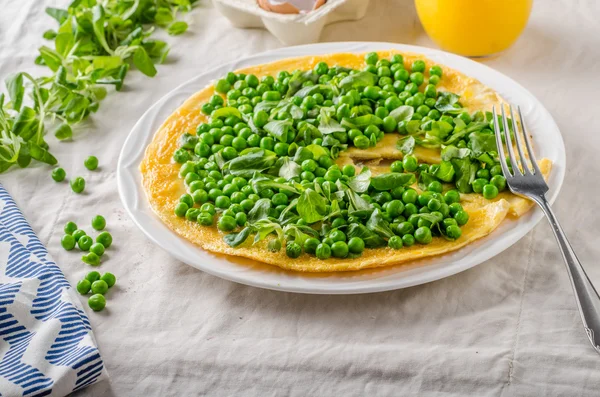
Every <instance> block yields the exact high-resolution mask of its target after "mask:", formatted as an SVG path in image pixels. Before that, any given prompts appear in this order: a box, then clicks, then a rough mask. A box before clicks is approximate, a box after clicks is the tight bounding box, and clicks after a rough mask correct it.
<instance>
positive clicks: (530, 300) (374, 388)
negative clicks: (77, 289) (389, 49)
mask: <svg viewBox="0 0 600 397" xmlns="http://www.w3.org/2000/svg"><path fill="white" fill-rule="evenodd" d="M43 3H52V4H61V3H62V4H64V3H65V2H62V1H59V0H53V1H45V2H43ZM598 15H600V2H597V1H595V0H581V1H578V2H572V1H568V0H562V1H558V0H556V1H550V0H546V1H537V2H535V4H534V8H533V12H532V16H531V20H530V22H529V25H528V27H527V29H526V30H525V32H524V34H523V35H522V37H521V38H520V39H519V40H518V41H517V43H516V44H515V45H514V46H513V47H512V48H511V49H509V50H508V51H506V52H505V53H504V54H502V55H501V56H499V57H497V58H495V59H491V60H488V61H486V64H488V65H489V66H491V67H493V68H495V69H497V70H499V71H500V72H502V73H505V74H506V75H508V76H510V77H512V78H513V79H515V80H516V81H518V82H519V83H521V84H522V85H523V86H525V87H526V88H528V89H529V90H530V91H531V92H532V93H533V94H534V95H535V96H537V97H538V98H539V99H540V100H541V102H542V103H543V104H544V105H545V106H546V107H547V108H548V110H549V111H550V113H552V115H553V116H554V118H555V120H556V121H557V123H558V125H559V127H560V129H561V131H562V134H563V137H564V140H565V146H566V148H567V165H568V168H567V175H566V179H565V183H564V186H563V189H562V192H561V194H560V196H559V198H558V200H557V202H556V203H555V205H554V209H555V210H556V213H557V215H558V217H559V219H560V220H561V221H562V223H563V226H564V229H565V231H566V233H567V235H568V236H569V237H570V239H571V242H572V243H573V246H574V248H575V250H576V251H577V253H578V255H579V258H580V259H581V261H582V262H583V263H584V265H585V266H586V269H587V271H588V273H589V276H590V278H591V279H592V281H594V282H595V283H596V285H597V286H600V266H599V265H598V258H599V257H600V245H599V244H598V237H597V236H598V234H599V233H600V225H599V223H598V221H597V218H598V212H597V208H596V205H598V203H599V201H598V197H599V196H600V188H599V184H598V175H600V163H599V162H598V150H599V149H600V130H599V128H598V122H597V120H596V118H597V117H598V107H599V105H600V101H599V100H598V98H599V96H598V95H599V93H600V75H599V72H600V46H599V45H598V37H600V24H598V21H597V16H598ZM185 18H186V20H188V22H189V23H190V31H189V32H188V33H186V34H184V35H183V36H180V37H175V38H170V39H169V40H170V42H171V43H173V47H172V50H171V53H170V56H169V61H168V63H167V64H166V65H162V66H160V67H159V68H158V75H157V76H156V77H155V78H154V79H149V78H146V77H144V76H143V75H141V74H140V73H137V72H135V71H132V72H131V73H130V74H129V75H128V76H127V83H126V86H125V89H124V90H123V92H121V93H117V94H111V95H110V96H109V97H108V98H107V99H106V100H105V101H104V103H103V104H102V106H101V108H100V111H99V112H98V113H97V114H95V115H94V116H93V118H92V120H91V122H90V123H89V124H88V125H86V127H85V128H83V129H82V130H81V131H80V132H78V133H77V136H76V139H75V141H74V142H72V143H63V144H58V143H55V142H54V141H51V144H52V147H53V150H54V153H55V154H56V155H57V157H58V158H59V160H60V162H61V164H62V165H63V166H64V167H65V169H66V171H67V173H68V174H69V175H79V174H81V175H85V177H86V180H87V182H88V184H87V193H86V194H84V195H75V194H73V193H72V192H71V191H70V189H69V187H68V185H67V184H66V183H62V184H56V183H55V182H54V181H52V179H51V178H50V171H49V168H48V167H45V166H38V167H33V168H29V169H25V170H14V171H12V172H9V173H7V174H2V175H0V180H2V183H3V184H4V185H5V186H6V188H7V189H8V190H9V191H10V193H11V194H12V196H13V197H14V199H15V200H16V202H17V204H18V205H19V207H20V208H21V209H22V210H23V212H24V214H25V216H26V217H27V219H28V220H29V222H30V223H31V225H32V227H33V229H34V230H35V231H36V233H37V234H38V236H39V237H40V239H41V240H42V242H43V243H45V244H46V245H47V247H48V250H49V251H50V253H51V254H52V256H53V257H54V258H55V260H56V262H57V264H59V266H60V267H61V268H62V270H63V271H64V273H65V274H66V276H67V278H68V279H69V281H70V282H71V283H72V284H75V283H76V282H77V280H79V279H81V278H82V277H83V276H84V274H85V273H86V271H88V270H89V269H88V268H87V267H86V266H85V265H83V264H82V263H81V261H80V260H79V256H78V255H76V254H74V253H72V252H66V251H64V250H63V249H62V248H61V247H60V237H61V235H62V226H63V225H64V223H65V222H66V221H69V220H73V221H76V222H77V223H81V224H82V225H88V224H89V222H90V219H91V217H92V216H93V215H95V214H97V213H98V214H103V215H105V216H106V218H107V221H108V228H109V230H110V231H111V232H112V233H113V236H114V240H115V242H114V248H112V247H111V249H110V250H109V251H108V259H107V260H105V261H104V264H103V265H102V271H111V272H113V273H115V274H116V275H117V278H118V281H117V286H116V287H115V290H111V292H110V293H109V296H108V304H107V309H106V310H104V311H103V312H100V313H91V314H90V319H91V322H92V325H93V329H94V333H95V335H96V337H97V340H98V343H99V347H100V351H101V353H102V356H103V358H104V361H105V364H106V367H107V369H108V372H109V375H110V380H109V381H106V382H101V383H99V384H97V385H94V386H92V387H90V388H89V389H86V390H85V391H84V392H83V393H81V394H80V395H86V396H87V395H94V396H106V395H109V396H110V395H115V396H187V395H211V396H226V395H244V396H271V395H273V396H275V395H291V396H306V395H314V396H329V395H339V396H359V395H394V396H396V395H427V396H436V395H456V396H464V395H477V396H488V395H494V396H497V395H506V396H525V395H547V396H559V395H562V396H596V395H598V394H599V393H600V391H599V390H598V388H599V386H600V356H598V354H597V353H596V352H594V350H593V349H592V348H591V346H590V344H589V342H588V339H587V337H586V335H585V333H584V331H583V328H582V325H581V321H580V318H579V313H578V311H577V307H576V305H575V301H574V299H573V294H572V291H571V286H570V284H569V280H568V276H567V273H566V270H565V269H564V265H563V262H562V259H561V257H560V254H559V251H558V248H557V246H556V243H555V241H554V237H553V236H552V233H551V230H550V228H549V226H548V224H547V222H546V221H542V222H541V223H540V224H539V225H538V226H537V227H536V228H535V229H534V230H533V231H532V232H531V233H529V234H528V235H527V236H526V237H524V238H523V239H522V241H520V242H519V243H517V244H516V245H515V246H513V247H512V248H511V249H509V250H507V251H506V252H504V253H502V254H500V255H498V256H497V257H495V258H493V259H491V260H489V261H487V262H486V263H483V264H481V265H480V266H477V267H475V268H473V269H471V270H468V271H465V272H463V273H461V274H457V275H455V276H453V277H449V278H447V279H444V280H441V281H437V282H433V283H430V284H427V285H422V286H418V287H413V288H408V289H404V290H399V291H393V292H386V293H377V294H368V295H355V296H308V295H299V294H292V293H281V292H274V291H267V290H261V289H257V288H252V287H247V286H243V285H239V284H235V283H232V282H229V281H224V280H221V279H218V278H215V277H213V276H210V275H208V274H205V273H203V272H201V271H198V270H196V269H194V268H192V267H190V266H188V265H185V264H183V263H181V262H179V261H177V260H175V259H173V258H171V257H170V256H169V255H168V254H166V253H165V252H164V251H162V250H161V249H159V248H158V247H156V246H155V245H154V244H152V243H151V242H150V241H149V240H148V239H147V238H146V237H144V235H143V234H142V233H141V232H140V231H139V230H138V229H137V228H136V226H135V225H134V224H133V222H132V221H131V220H130V219H129V218H128V217H127V215H126V214H125V212H124V210H123V208H122V206H121V202H120V200H119V196H118V193H117V187H116V182H115V167H116V163H117V158H118V154H119V151H120V148H121V145H122V144H123V141H124V140H125V138H126V136H127V134H128V133H129V131H130V129H131V128H132V126H133V125H134V123H135V122H136V121H137V119H138V118H139V117H140V116H141V115H142V113H143V112H144V111H145V110H146V109H147V108H148V107H149V106H150V105H152V104H153V103H154V102H155V101H157V100H158V99H159V98H161V97H162V96H163V95H165V94H166V93H167V92H168V91H170V90H171V89H172V88H173V87H176V86H178V85H180V84H182V83H184V82H185V81H186V80H188V79H190V78H191V77H193V76H195V75H197V74H198V73H200V72H202V71H205V70H208V69H210V68H212V67H214V66H216V65H218V64H220V63H223V62H228V61H231V60H234V59H237V58H240V57H243V56H246V55H250V54H254V53H257V52H260V51H263V50H268V49H273V48H277V47H279V46H280V44H279V43H278V42H277V40H276V39H275V38H273V37H272V36H270V35H269V33H267V32H266V31H262V30H238V29H235V28H232V27H230V25H229V23H228V21H227V20H226V19H225V18H223V17H222V16H220V15H219V14H218V13H217V11H216V10H215V9H214V8H213V7H212V5H211V4H210V3H209V2H208V1H207V0H200V2H199V6H198V7H197V8H196V9H195V10H194V11H193V12H192V13H191V14H189V15H187V16H185ZM50 27H54V24H53V21H52V20H51V19H50V18H49V17H47V16H45V14H44V12H43V4H42V2H40V1H36V0H8V1H7V0H4V1H3V3H2V12H0V78H4V77H6V76H7V75H8V74H10V73H11V72H14V71H16V70H27V71H30V72H32V73H39V68H37V67H36V66H35V65H34V64H33V60H34V58H35V56H36V49H37V47H39V46H40V45H41V43H42V38H41V35H42V32H43V31H44V30H46V29H48V28H50ZM346 40H350V41H359V40H362V41H390V42H401V43H409V44H417V45H425V46H433V43H432V42H431V41H430V40H429V39H428V38H427V37H426V35H425V33H424V32H423V30H422V28H421V27H420V24H419V22H418V19H417V17H416V13H415V10H414V5H413V3H412V1H410V0H376V1H371V6H370V8H369V11H368V13H367V16H366V17H365V18H364V19H363V20H361V21H358V22H341V23H336V24H333V25H329V26H327V27H326V28H325V30H324V32H323V36H322V41H346ZM91 154H94V155H96V156H98V158H99V159H100V164H101V167H100V170H99V171H98V172H94V173H91V172H87V171H86V170H85V169H84V167H83V160H84V159H85V158H86V157H87V156H89V155H91ZM81 299H82V302H83V303H84V304H85V301H83V299H85V298H81Z"/></svg>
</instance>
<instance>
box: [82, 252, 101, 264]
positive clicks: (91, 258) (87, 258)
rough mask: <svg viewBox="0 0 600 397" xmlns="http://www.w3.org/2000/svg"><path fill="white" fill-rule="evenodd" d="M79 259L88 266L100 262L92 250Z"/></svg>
mask: <svg viewBox="0 0 600 397" xmlns="http://www.w3.org/2000/svg"><path fill="white" fill-rule="evenodd" d="M81 260H82V261H83V262H84V263H87V264H88V265H90V266H98V265H99V264H100V257H99V256H98V255H96V254H94V253H93V252H88V253H87V254H85V255H83V256H82V257H81Z"/></svg>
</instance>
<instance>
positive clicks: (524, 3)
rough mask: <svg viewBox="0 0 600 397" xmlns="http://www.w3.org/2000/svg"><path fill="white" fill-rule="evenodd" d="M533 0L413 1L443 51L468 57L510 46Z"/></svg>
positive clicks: (430, 35)
mask: <svg viewBox="0 0 600 397" xmlns="http://www.w3.org/2000/svg"><path fill="white" fill-rule="evenodd" d="M532 3H533V0H415V5H416V7H417V13H418V14H419V18H420V19H421V23H422V24H423V27H424V28H425V31H426V32H427V34H428V35H429V37H431V39H432V40H433V41H435V42H436V44H437V45H439V46H440V47H441V48H442V49H443V50H445V51H450V52H454V53H456V54H460V55H464V56H468V57H484V56H488V55H493V54H497V53H499V52H502V51H504V50H506V49H507V48H508V47H510V46H511V45H512V44H513V43H514V42H515V41H516V40H517V38H518V37H519V35H520V34H521V32H523V29H525V26H526V25H527V20H528V19H529V14H530V13H531V6H532Z"/></svg>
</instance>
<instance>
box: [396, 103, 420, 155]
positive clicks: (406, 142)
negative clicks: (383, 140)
mask: <svg viewBox="0 0 600 397" xmlns="http://www.w3.org/2000/svg"><path fill="white" fill-rule="evenodd" d="M411 109H412V108H411ZM415 143H416V141H415V137H413V136H410V135H409V136H407V137H404V138H400V139H398V143H396V148H397V149H398V150H400V151H401V152H402V153H403V154H404V155H408V154H411V153H412V152H413V150H415Z"/></svg>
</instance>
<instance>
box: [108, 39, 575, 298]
mask: <svg viewBox="0 0 600 397" xmlns="http://www.w3.org/2000/svg"><path fill="white" fill-rule="evenodd" d="M389 49H397V50H400V51H407V52H416V53H421V54H423V55H425V56H426V57H428V58H430V59H431V60H433V61H435V62H438V63H440V64H444V65H446V66H449V67H451V68H454V69H456V70H459V71H461V72H463V73H464V74H466V75H468V76H471V77H474V78H476V79H478V80H479V81H481V82H482V83H483V84H486V85H488V86H490V87H491V88H493V89H494V90H496V91H497V92H499V93H500V94H501V95H502V96H503V97H504V98H505V99H506V100H507V101H509V102H510V103H512V104H514V105H519V106H521V108H522V110H523V114H524V117H525V120H527V127H528V131H529V132H530V133H531V134H532V136H533V140H534V143H535V146H536V148H537V156H538V158H542V157H547V158H549V159H550V160H552V162H553V168H552V173H551V175H550V180H549V183H548V184H549V185H550V191H549V192H548V198H549V199H550V201H551V202H553V201H554V199H555V198H556V196H557V195H558V192H559V190H560V187H561V185H562V182H563V178H564V175H565V165H566V164H565V162H566V159H565V148H564V144H563V140H562V137H561V135H560V131H559V130H558V127H557V125H556V123H555V122H554V120H553V119H552V116H550V114H549V113H548V111H547V110H546V109H545V108H544V106H542V104H541V103H540V102H539V101H538V100H537V99H536V98H535V97H534V96H533V95H532V94H531V93H530V92H529V91H527V90H526V89H525V88H523V87H521V86H520V85H519V84H517V83H516V82H514V81H513V80H511V79H510V78H508V77H506V76H504V75H503V74H501V73H499V72H497V71H495V70H493V69H491V68H489V67H487V66H485V65H482V64H480V63H477V62H475V61H472V60H470V59H467V58H463V57H460V56H458V55H453V54H449V53H446V52H443V51H439V50H434V49H430V48H423V47H416V46H410V45H402V44H392V43H368V42H362V43H360V42H358V43H323V44H311V45H306V46H299V47H288V48H282V49H278V50H274V51H269V52H265V53H262V54H258V55H255V56H252V57H248V58H245V59H241V60H238V61H235V62H232V63H229V64H226V65H223V66H221V67H218V68H216V69H213V70H211V71H209V72H206V73H203V74H201V75H199V76H198V77H196V78H194V79H192V80H190V81H188V82H187V83H185V84H183V85H181V86H180V87H178V88H176V89H174V90H173V91H171V92H170V93H169V94H168V95H167V96H165V97H164V98H162V99H161V100H160V101H158V102H157V103H156V104H155V105H154V106H152V107H151V108H150V109H148V111H147V112H146V113H145V114H144V115H143V116H142V118H141V119H140V120H139V121H138V122H137V124H136V125H135V126H134V127H133V130H132V131H131V133H130V134H129V137H128V138H127V140H126V141H125V144H124V146H123V150H122V151H121V156H120V158H119V164H118V166H117V181H118V186H119V193H120V196H121V200H122V201H123V204H124V206H125V208H126V210H127V211H128V212H129V215H131V218H132V219H133V221H134V222H135V223H136V224H137V225H138V226H139V228H140V229H142V231H143V232H144V233H145V234H146V235H147V236H148V237H149V238H150V239H151V240H152V241H154V242H155V243H156V244H158V245H159V246H160V247H162V248H163V249H165V250H166V251H167V252H169V253H170V254H171V255H173V256H174V257H176V258H178V259H179V260H181V261H183V262H185V263H188V264H189V265H191V266H194V267H196V268H198V269H200V270H203V271H205V272H207V273H210V274H213V275H215V276H218V277H222V278H224V279H227V280H231V281H235V282H239V283H242V284H248V285H253V286H256V287H261V288H269V289H274V290H281V291H292V292H303V293H319V294H354V293H368V292H377V291H387V290H393V289H398V288H405V287H410V286H413V285H418V284H423V283H427V282H430V281H434V280H439V279H441V278H444V277H448V276H451V275H453V274H456V273H459V272H461V271H463V270H466V269H469V268H471V267H473V266H476V265H478V264H480V263H482V262H484V261H486V260H488V259H490V258H492V257H493V256H494V255H497V254H499V253H500V252H502V251H504V250H505V249H507V248H508V247H510V246H511V245H513V244H514V243H515V242H517V241H518V240H519V239H521V238H522V237H523V236H525V234H527V232H529V231H530V230H531V229H532V228H533V227H534V226H535V225H536V224H537V223H538V222H539V221H540V219H542V217H543V214H542V212H541V211H540V210H539V209H538V208H536V209H535V211H530V212H529V213H528V214H526V215H525V216H523V217H521V218H520V219H518V220H508V219H507V220H505V221H504V222H502V224H501V225H500V227H498V229H496V230H495V231H494V232H493V233H492V234H490V235H489V236H487V237H485V238H483V239H481V240H479V241H477V242H475V243H473V244H469V245H468V246H466V247H465V248H462V249H461V250H459V251H456V252H453V253H450V254H446V255H442V256H437V257H433V258H430V259H425V260H421V261H418V262H417V263H414V264H412V265H410V266H395V267H390V268H384V269H373V270H364V271H360V272H348V273H336V274H325V275H306V274H302V273H297V272H290V271H285V270H281V269H279V268H276V267H273V266H268V265H264V264H259V263H257V262H254V261H249V260H243V259H236V258H231V257H227V256H222V255H213V254H211V253H208V252H206V251H203V250H202V249H200V248H199V247H197V246H195V245H194V244H192V243H190V242H188V241H187V240H185V239H183V238H181V237H179V236H178V235H177V234H175V233H174V232H172V231H171V230H170V229H169V228H168V227H167V226H166V225H165V224H163V223H162V221H161V220H160V219H159V218H158V217H157V216H156V215H154V213H153V212H152V210H151V209H150V206H149V205H148V201H147V200H146V194H145V193H144V191H143V189H142V184H141V175H140V172H139V164H140V162H141V160H142V158H143V155H144V151H145V149H146V146H147V145H148V144H149V143H150V141H151V140H152V137H153V136H154V133H155V132H156V131H157V130H158V128H159V127H160V125H161V124H162V123H163V121H164V120H165V119H166V118H167V117H168V116H169V115H170V114H171V113H172V112H173V111H175V109H177V108H178V107H179V106H180V105H181V104H182V103H183V102H184V101H185V100H186V99H187V98H188V97H190V96H191V95H192V94H194V93H195V92H197V91H199V90H201V89H202V88H204V87H206V86H207V85H208V84H209V83H210V82H211V81H213V80H215V79H218V78H221V77H222V76H224V75H225V74H226V73H227V72H229V71H232V70H236V69H240V68H244V67H248V66H252V65H258V64H263V63H268V62H273V61H276V60H279V59H283V58H290V57H297V56H302V55H319V54H329V53H336V52H358V53H362V52H367V51H376V50H389ZM542 137H543V139H542Z"/></svg>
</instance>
